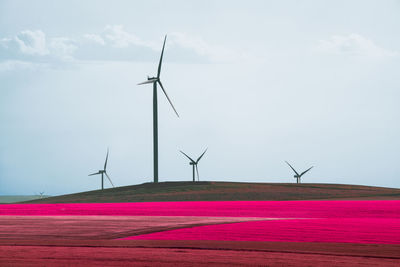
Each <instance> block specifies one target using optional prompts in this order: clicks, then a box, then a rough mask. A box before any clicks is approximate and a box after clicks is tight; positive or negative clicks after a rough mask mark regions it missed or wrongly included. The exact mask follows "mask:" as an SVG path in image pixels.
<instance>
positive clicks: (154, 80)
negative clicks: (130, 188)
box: [138, 35, 179, 183]
mask: <svg viewBox="0 0 400 267" xmlns="http://www.w3.org/2000/svg"><path fill="white" fill-rule="evenodd" d="M166 40H167V35H165V38H164V44H163V47H162V50H161V57H160V62H159V63H158V70H157V77H149V76H147V81H144V82H142V83H139V84H138V85H141V84H148V83H152V84H153V168H154V182H155V183H158V112H157V83H158V84H159V85H160V87H161V89H162V91H163V92H164V94H165V96H166V97H167V99H168V102H169V103H170V104H171V107H172V108H173V110H174V111H175V113H176V116H178V118H179V114H178V112H177V111H176V109H175V107H174V105H173V104H172V102H171V100H170V99H169V97H168V94H167V92H166V91H165V89H164V86H163V85H162V83H161V80H160V74H161V64H162V59H163V55H164V48H165V41H166Z"/></svg>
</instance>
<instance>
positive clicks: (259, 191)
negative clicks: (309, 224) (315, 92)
mask: <svg viewBox="0 0 400 267" xmlns="http://www.w3.org/2000/svg"><path fill="white" fill-rule="evenodd" d="M313 199H315V200H317V199H400V189H394V188H385V187H372V186H360V185H342V184H285V183H237V182H195V183H193V182H163V183H157V184H154V183H145V184H140V185H133V186H124V187H117V188H111V189H105V190H95V191H88V192H82V193H76V194H69V195H62V196H55V197H48V198H44V199H36V200H31V201H25V202H26V203H106V202H154V201H217V200H313Z"/></svg>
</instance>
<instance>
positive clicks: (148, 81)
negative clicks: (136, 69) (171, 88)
mask: <svg viewBox="0 0 400 267" xmlns="http://www.w3.org/2000/svg"><path fill="white" fill-rule="evenodd" d="M155 81H157V80H156V79H153V80H147V81H144V82H141V83H138V85H142V84H147V83H154V82H155Z"/></svg>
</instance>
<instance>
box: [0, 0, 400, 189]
mask: <svg viewBox="0 0 400 267" xmlns="http://www.w3.org/2000/svg"><path fill="white" fill-rule="evenodd" d="M399 13H400V1H398V0H397V1H396V0H380V1H378V0H375V1H372V0H370V1H369V0H366V1H364V0H359V1H357V0H352V1H348V0H346V1H344V0H336V1H316V0H314V1H311V0H305V1H294V0H293V1H289V0H281V1H255V0H249V1H232V0H231V1H224V0H216V1H183V0H182V1H177V0H171V1H161V0H160V1H155V0H149V1H121V0H119V1H98V0H96V1H93V0H88V1H76V0H70V1H50V0H48V1H45V0H37V1H28V0H25V1H21V0H13V1H7V0H0V82H1V86H0V121H1V124H0V133H1V137H2V138H1V139H0V195H17V194H26V195H31V194H38V193H39V192H45V194H47V195H59V194H67V193H75V192H81V191H88V190H96V189H99V187H100V177H98V176H90V177H89V176H88V174H90V173H93V172H96V171H98V170H99V169H101V168H102V167H103V164H104V160H105V155H106V151H107V148H109V151H110V154H109V161H108V168H107V171H108V173H109V175H110V177H111V179H112V180H113V182H114V184H115V185H116V186H126V185H133V184H140V183H145V182H151V181H152V178H153V165H152V162H153V160H152V157H153V154H152V152H153V148H152V138H153V137H152V134H153V132H152V86H151V85H141V86H138V85H137V84H138V83H140V82H142V81H144V80H146V78H147V75H149V76H155V75H156V72H157V64H158V60H159V57H160V52H161V48H162V42H163V38H164V35H165V34H167V42H166V48H165V53H164V63H163V67H162V73H161V79H162V82H163V85H164V87H165V89H166V91H167V92H168V94H169V96H170V98H171V100H172V102H173V103H174V106H175V107H176V109H177V111H178V113H179V115H180V118H177V116H176V115H175V114H174V112H173V110H172V108H171V107H170V106H169V104H168V102H167V99H166V98H165V97H164V95H163V94H162V93H161V91H159V95H158V102H159V173H160V174H159V176H160V181H185V180H191V179H192V176H191V175H192V170H191V166H190V165H189V162H188V160H187V159H186V158H185V157H184V156H183V155H182V154H181V153H180V152H179V150H183V151H185V153H187V154H188V155H189V156H192V157H194V158H197V157H198V156H199V155H200V154H201V153H202V152H203V151H204V149H206V148H208V151H207V153H206V154H205V155H204V157H203V158H202V160H201V161H200V163H199V172H200V180H203V181H204V180H207V181H237V182H285V183H293V182H295V179H294V178H293V173H292V170H291V169H290V168H289V167H288V166H287V165H286V163H285V160H287V161H288V162H290V163H291V164H292V165H293V166H294V167H295V168H296V169H297V170H298V171H299V172H300V171H303V170H305V169H307V168H309V167H311V166H314V168H313V169H312V170H311V171H310V172H309V173H307V174H306V175H305V176H304V177H303V182H305V183H340V184H361V185H371V186H385V187H396V188H399V187H400V175H399V174H400V164H399V163H398V160H399V158H400V140H399V138H398V137H399V136H400V126H399V125H400V124H399V120H400V107H399V104H398V99H400V79H399V77H400V75H399V74H400V73H399V70H400V35H399V34H398V33H399V32H398V30H399V29H400V16H399V15H398V14H399ZM105 185H106V187H110V184H109V183H108V182H107V181H106V183H105Z"/></svg>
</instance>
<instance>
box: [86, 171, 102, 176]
mask: <svg viewBox="0 0 400 267" xmlns="http://www.w3.org/2000/svg"><path fill="white" fill-rule="evenodd" d="M97 174H100V172H96V173H92V174H89V175H88V176H92V175H97Z"/></svg>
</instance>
